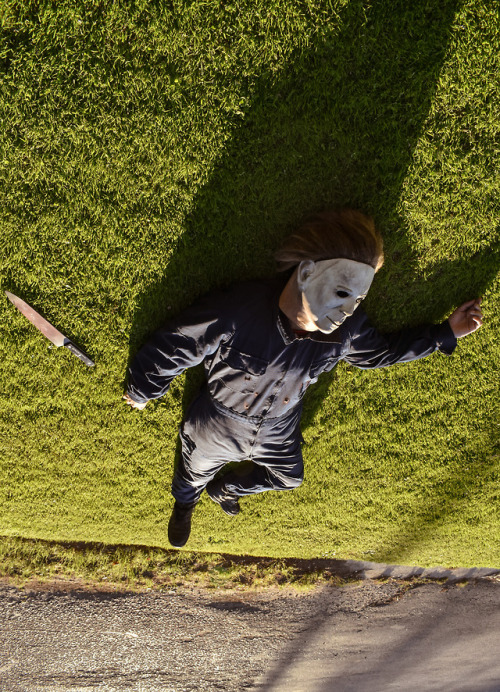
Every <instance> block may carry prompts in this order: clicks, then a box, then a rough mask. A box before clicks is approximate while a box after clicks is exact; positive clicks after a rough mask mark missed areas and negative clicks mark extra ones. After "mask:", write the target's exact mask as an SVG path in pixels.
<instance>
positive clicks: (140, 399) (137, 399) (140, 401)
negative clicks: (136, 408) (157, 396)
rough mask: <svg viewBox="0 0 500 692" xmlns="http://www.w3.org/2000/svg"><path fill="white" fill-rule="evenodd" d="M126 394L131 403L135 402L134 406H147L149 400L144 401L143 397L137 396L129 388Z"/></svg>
mask: <svg viewBox="0 0 500 692" xmlns="http://www.w3.org/2000/svg"><path fill="white" fill-rule="evenodd" d="M127 394H128V396H129V397H130V398H131V399H132V401H135V403H136V404H147V403H148V401H149V399H145V398H144V397H143V396H139V395H137V394H136V393H135V392H134V391H133V390H131V389H130V388H128V389H127Z"/></svg>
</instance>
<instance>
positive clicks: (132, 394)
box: [123, 291, 233, 410]
mask: <svg viewBox="0 0 500 692" xmlns="http://www.w3.org/2000/svg"><path fill="white" fill-rule="evenodd" d="M227 302H228V298H227V296H226V295H225V293H224V292H223V291H218V292H216V293H213V294H210V295H208V296H204V297H203V298H201V299H200V300H198V301H197V302H196V303H194V304H193V305H192V306H191V307H190V308H188V309H186V310H184V312H182V313H181V314H180V315H179V316H178V317H177V318H176V319H173V320H171V321H170V322H169V323H167V324H166V325H165V327H163V328H162V329H159V330H158V331H157V332H156V333H155V334H153V336H152V338H151V339H150V341H149V342H148V343H147V344H145V345H144V346H143V347H142V348H141V349H140V350H139V352H138V353H137V354H136V356H135V358H134V360H133V361H132V363H131V365H130V368H129V378H128V386H127V392H126V393H125V394H124V396H123V399H124V400H125V401H126V402H127V404H128V405H129V406H132V408H135V409H139V410H140V409H143V408H144V407H145V406H146V404H147V402H148V401H149V400H150V399H157V398H159V397H161V396H163V395H164V394H165V393H166V392H167V390H168V388H169V386H170V383H171V381H172V380H173V379H174V377H176V375H179V374H180V373H181V372H183V371H184V370H186V368H190V367H193V366H194V365H197V364H198V363H201V362H202V361H203V360H204V359H205V358H206V357H207V356H208V355H210V354H211V353H213V352H214V351H216V349H217V347H218V345H219V344H220V342H221V341H223V340H224V338H227V337H228V335H229V334H230V333H231V331H232V329H233V325H232V320H231V317H230V315H229V314H228V312H229V311H228V310H227V309H225V304H226V303H227Z"/></svg>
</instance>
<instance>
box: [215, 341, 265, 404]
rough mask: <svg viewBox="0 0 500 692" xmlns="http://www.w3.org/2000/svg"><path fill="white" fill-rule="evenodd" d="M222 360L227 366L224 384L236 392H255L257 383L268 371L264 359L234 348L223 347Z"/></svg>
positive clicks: (223, 378)
mask: <svg viewBox="0 0 500 692" xmlns="http://www.w3.org/2000/svg"><path fill="white" fill-rule="evenodd" d="M220 359H221V361H222V362H224V364H225V365H226V368H225V369H224V374H223V377H222V380H223V383H224V385H225V386H226V387H229V389H232V390H234V391H235V392H242V393H249V392H255V391H256V388H257V383H258V382H259V380H260V378H261V377H262V375H264V373H265V372H266V370H267V366H268V363H267V361H265V360H263V359H262V358H257V357H256V356H251V355H249V354H248V353H242V352H241V351H239V350H238V349H236V348H234V347H232V346H223V347H222V348H221V351H220Z"/></svg>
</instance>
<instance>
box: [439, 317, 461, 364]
mask: <svg viewBox="0 0 500 692" xmlns="http://www.w3.org/2000/svg"><path fill="white" fill-rule="evenodd" d="M438 329H439V331H438V337H437V343H438V347H439V350H440V351H441V352H442V353H444V354H445V355H447V356H451V354H452V353H453V351H454V350H455V348H456V346H457V337H456V336H455V334H453V329H452V328H451V326H450V323H449V322H448V320H446V321H445V322H443V323H442V324H440V325H439V326H438Z"/></svg>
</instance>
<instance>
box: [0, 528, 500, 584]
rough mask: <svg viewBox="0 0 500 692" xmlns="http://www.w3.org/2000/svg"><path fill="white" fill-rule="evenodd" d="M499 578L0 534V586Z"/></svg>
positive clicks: (496, 577)
mask: <svg viewBox="0 0 500 692" xmlns="http://www.w3.org/2000/svg"><path fill="white" fill-rule="evenodd" d="M367 578H368V579H377V580H387V579H391V580H397V581H401V582H407V583H408V584H411V586H414V585H416V584H420V583H424V582H427V581H446V582H447V583H462V582H468V581H471V580H472V581H475V580H477V579H488V580H492V581H500V568H498V569H493V568H490V569H488V568H476V569H474V568H473V569H462V570H461V569H458V570H453V569H446V568H442V567H441V568H434V569H433V568H431V569H424V568H419V567H403V566H401V567H398V566H395V565H376V564H374V563H369V562H364V563H363V562H357V561H344V560H331V559H321V558H320V559H314V560H301V559H296V558H288V559H286V558H284V559H277V558H266V557H250V556H238V555H225V554H219V553H197V552H190V551H176V550H165V549H163V548H154V547H149V546H126V545H120V546H116V545H104V544H98V543H58V542H55V541H42V540H31V539H23V538H13V537H1V536H0V585H1V584H2V583H3V584H6V585H11V586H12V585H13V586H16V587H17V588H29V589H45V588H48V589H50V590H74V589H85V590H91V591H93V590H101V591H102V590H105V591H114V592H124V591H127V592H130V591H135V592H142V591H151V590H153V591H168V592H172V591H175V590H178V589H192V588H197V589H204V590H205V591H207V592H210V591H214V590H225V591H229V590H231V591H238V592H249V591H255V590H262V589H270V588H271V589H272V588H279V589H284V588H288V589H290V588H291V589H292V590H294V591H296V592H298V591H300V592H303V591H309V590H311V589H313V588H316V587H319V586H335V587H341V586H344V585H346V584H348V583H353V582H358V581H359V580H360V579H367Z"/></svg>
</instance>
